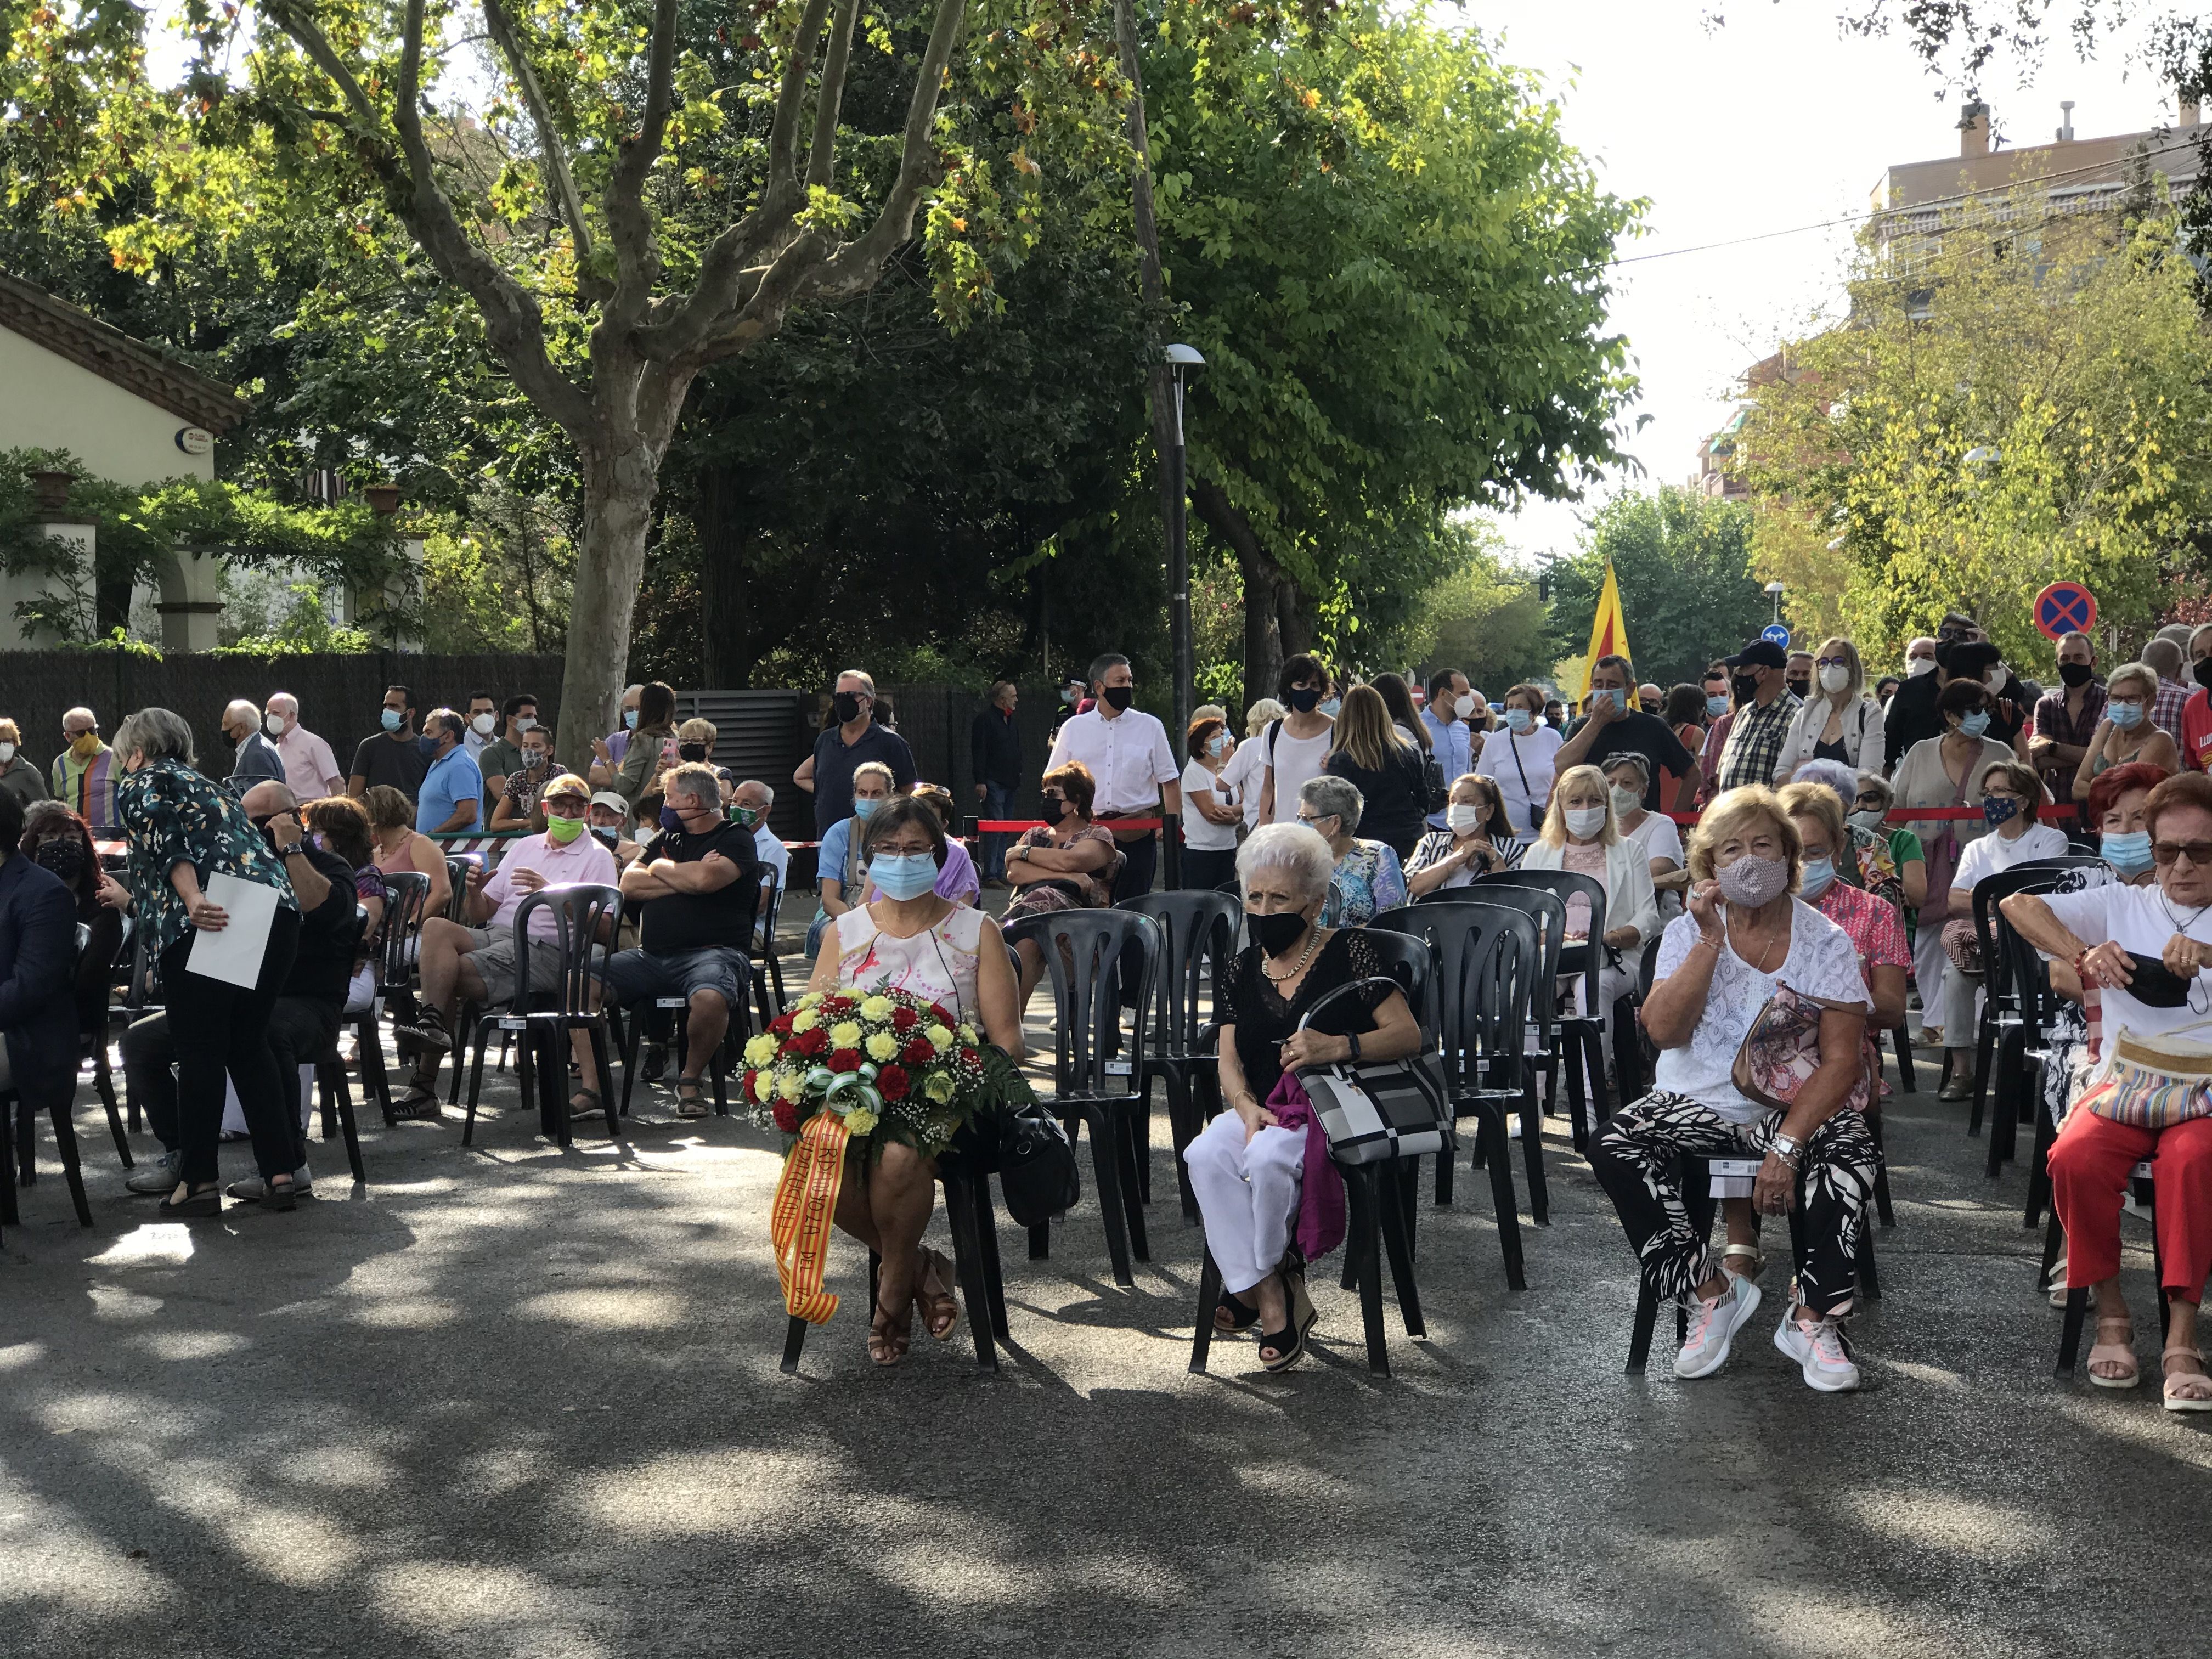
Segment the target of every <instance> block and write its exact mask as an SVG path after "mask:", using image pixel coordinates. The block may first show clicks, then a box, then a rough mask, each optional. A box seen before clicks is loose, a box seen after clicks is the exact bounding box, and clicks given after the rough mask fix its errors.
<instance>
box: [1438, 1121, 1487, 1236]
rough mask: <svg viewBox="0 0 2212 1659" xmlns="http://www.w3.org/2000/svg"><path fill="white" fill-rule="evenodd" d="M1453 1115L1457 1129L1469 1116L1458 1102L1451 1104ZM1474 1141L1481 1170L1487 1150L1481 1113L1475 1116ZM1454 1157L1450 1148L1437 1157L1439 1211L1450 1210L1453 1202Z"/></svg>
mask: <svg viewBox="0 0 2212 1659" xmlns="http://www.w3.org/2000/svg"><path fill="white" fill-rule="evenodd" d="M1451 1114H1452V1123H1453V1125H1454V1126H1455V1127H1456V1126H1457V1125H1458V1124H1459V1123H1460V1122H1461V1121H1462V1120H1463V1119H1464V1118H1465V1117H1466V1116H1467V1114H1466V1113H1465V1112H1463V1111H1462V1110H1461V1109H1460V1103H1459V1102H1458V1101H1456V1100H1455V1101H1454V1102H1452V1103H1451ZM1484 1150H1485V1149H1484V1145H1483V1139H1482V1127H1481V1114H1480V1112H1479V1111H1478V1112H1477V1113H1476V1114H1475V1133H1474V1153H1473V1154H1472V1156H1473V1159H1474V1168H1476V1169H1478V1170H1480V1168H1481V1167H1482V1159H1483V1152H1484ZM1453 1156H1454V1155H1453V1152H1452V1151H1451V1149H1450V1148H1449V1147H1446V1148H1445V1149H1444V1150H1443V1152H1440V1153H1438V1154H1437V1179H1436V1206H1437V1208H1438V1209H1439V1210H1442V1209H1446V1208H1449V1206H1450V1204H1451V1201H1452V1162H1453Z"/></svg>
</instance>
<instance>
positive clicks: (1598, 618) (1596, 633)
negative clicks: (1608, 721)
mask: <svg viewBox="0 0 2212 1659" xmlns="http://www.w3.org/2000/svg"><path fill="white" fill-rule="evenodd" d="M1600 657H1626V658H1628V659H1629V660H1631V661H1634V660H1635V657H1636V653H1634V652H1632V651H1631V650H1630V649H1629V648H1628V618H1627V617H1624V616H1623V615H1621V611H1620V583H1619V582H1617V581H1615V580H1613V561H1612V560H1611V559H1607V561H1606V562H1605V586H1603V587H1601V588H1600V589H1599V590H1598V595H1597V615H1595V617H1591V618H1590V637H1589V654H1588V655H1587V656H1585V657H1584V658H1583V683H1582V684H1580V685H1578V686H1577V687H1576V688H1575V698H1576V700H1577V702H1579V701H1581V699H1582V698H1583V697H1584V696H1588V695H1589V672H1590V669H1591V668H1592V667H1593V666H1595V665H1596V662H1597V659H1599V658H1600ZM1628 695H1629V697H1630V699H1631V700H1632V702H1633V699H1634V697H1635V696H1636V689H1635V687H1633V686H1631V687H1630V688H1629V692H1628Z"/></svg>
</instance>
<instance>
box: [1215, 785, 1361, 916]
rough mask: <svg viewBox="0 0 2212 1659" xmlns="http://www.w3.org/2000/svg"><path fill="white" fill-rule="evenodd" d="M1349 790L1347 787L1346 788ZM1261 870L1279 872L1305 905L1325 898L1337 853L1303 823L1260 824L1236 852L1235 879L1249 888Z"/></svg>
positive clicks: (1333, 871)
mask: <svg viewBox="0 0 2212 1659" xmlns="http://www.w3.org/2000/svg"><path fill="white" fill-rule="evenodd" d="M1346 787H1350V786H1348V785H1347V786H1346ZM1263 870H1281V871H1284V872H1287V873H1288V874H1289V876H1290V878H1291V880H1292V881H1294V882H1296V883H1297V890H1298V893H1299V896H1301V897H1303V898H1304V900H1305V901H1306V902H1308V903H1311V902H1313V901H1314V900H1316V899H1317V898H1322V897H1325V896H1327V895H1328V883H1329V878H1330V877H1331V876H1333V875H1334V874H1335V873H1336V854H1334V853H1332V852H1330V851H1329V850H1328V842H1327V841H1325V840H1324V839H1322V833H1321V831H1320V830H1318V829H1315V828H1314V827H1313V826H1312V825H1311V824H1306V823H1263V824H1261V826H1260V827H1259V828H1258V829H1255V830H1254V831H1253V832H1252V833H1251V834H1250V835H1249V836H1246V837H1245V838H1244V844H1243V846H1242V847H1240V848H1237V882H1238V884H1240V885H1242V886H1245V887H1249V886H1250V885H1251V884H1252V878H1253V877H1255V876H1256V875H1258V874H1259V873H1260V872H1261V871H1263Z"/></svg>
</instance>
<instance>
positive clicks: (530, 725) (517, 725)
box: [514, 714, 538, 732]
mask: <svg viewBox="0 0 2212 1659" xmlns="http://www.w3.org/2000/svg"><path fill="white" fill-rule="evenodd" d="M514 729H515V730H516V731H518V732H535V731H536V730H537V729H538V719H537V716H535V715H533V714H517V715H516V716H515V717H514Z"/></svg>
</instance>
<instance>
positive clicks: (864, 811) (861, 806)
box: [853, 795, 883, 823]
mask: <svg viewBox="0 0 2212 1659" xmlns="http://www.w3.org/2000/svg"><path fill="white" fill-rule="evenodd" d="M881 805H883V802H881V801H879V800H874V799H870V798H869V797H868V796H866V795H855V796H854V798H853V816H854V817H856V818H858V819H860V822H861V823H866V822H867V821H868V820H869V819H870V818H872V817H875V815H876V808H878V806H881Z"/></svg>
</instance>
